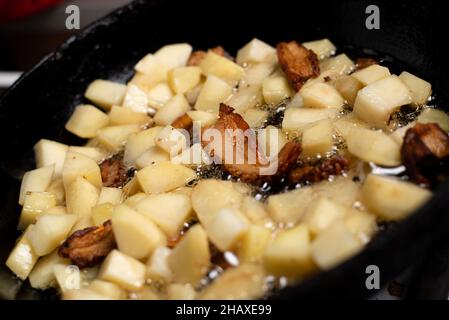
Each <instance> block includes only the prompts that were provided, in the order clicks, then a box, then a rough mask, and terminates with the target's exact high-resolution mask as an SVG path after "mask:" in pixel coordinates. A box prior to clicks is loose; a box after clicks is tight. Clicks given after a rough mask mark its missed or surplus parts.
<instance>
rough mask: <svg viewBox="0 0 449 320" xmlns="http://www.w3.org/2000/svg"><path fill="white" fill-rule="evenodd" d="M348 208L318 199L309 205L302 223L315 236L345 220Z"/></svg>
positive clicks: (322, 198) (327, 200)
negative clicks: (337, 220)
mask: <svg viewBox="0 0 449 320" xmlns="http://www.w3.org/2000/svg"><path fill="white" fill-rule="evenodd" d="M347 211H348V208H346V207H344V206H342V205H341V204H338V203H335V202H334V201H332V200H330V199H328V198H325V197H318V198H316V199H315V200H313V201H312V203H310V204H309V206H308V207H307V209H306V212H305V214H304V217H303V218H302V220H301V222H302V223H304V224H306V225H307V227H308V228H309V230H310V232H311V234H312V235H313V236H316V235H318V234H319V233H320V232H322V231H323V230H325V229H326V228H327V227H329V226H330V225H331V224H332V223H333V222H334V221H335V220H336V219H340V218H343V217H344V216H345V214H346V212H347Z"/></svg>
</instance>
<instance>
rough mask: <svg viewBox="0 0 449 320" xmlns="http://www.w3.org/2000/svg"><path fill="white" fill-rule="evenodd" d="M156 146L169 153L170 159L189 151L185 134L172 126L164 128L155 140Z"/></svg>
mask: <svg viewBox="0 0 449 320" xmlns="http://www.w3.org/2000/svg"><path fill="white" fill-rule="evenodd" d="M154 142H155V143H156V145H157V146H158V147H159V148H161V149H162V150H164V151H165V152H167V153H168V154H169V155H170V157H174V156H175V155H177V154H179V153H180V152H181V151H184V150H186V149H187V138H186V135H184V133H183V132H182V131H181V130H179V129H175V128H173V127H172V126H171V125H168V126H166V127H165V128H163V129H162V130H161V131H160V132H159V133H158V135H157V136H156V137H155V138H154Z"/></svg>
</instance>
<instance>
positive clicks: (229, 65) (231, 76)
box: [199, 50, 244, 81]
mask: <svg viewBox="0 0 449 320" xmlns="http://www.w3.org/2000/svg"><path fill="white" fill-rule="evenodd" d="M199 67H200V68H201V72H202V73H203V74H204V75H206V76H210V75H213V76H216V77H218V78H221V79H224V80H227V81H238V80H240V79H241V78H242V77H243V75H244V70H243V68H242V67H241V66H239V65H238V64H236V63H235V62H233V61H231V60H229V59H228V58H225V57H223V56H220V55H218V54H216V53H215V52H213V51H212V50H209V51H208V52H207V54H206V56H205V57H204V59H203V60H202V61H201V63H200V65H199Z"/></svg>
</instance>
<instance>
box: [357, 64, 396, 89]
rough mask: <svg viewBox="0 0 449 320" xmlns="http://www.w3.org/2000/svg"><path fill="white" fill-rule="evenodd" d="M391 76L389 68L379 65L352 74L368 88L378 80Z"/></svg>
mask: <svg viewBox="0 0 449 320" xmlns="http://www.w3.org/2000/svg"><path fill="white" fill-rule="evenodd" d="M390 75H391V74H390V70H388V68H386V67H383V66H380V65H378V64H373V65H371V66H369V67H366V68H363V69H362V70H359V71H356V72H354V73H353V74H352V76H353V77H354V78H356V79H357V80H359V81H360V82H361V83H362V84H363V85H364V86H367V85H369V84H370V83H373V82H376V81H378V80H381V79H385V78H387V77H389V76H390Z"/></svg>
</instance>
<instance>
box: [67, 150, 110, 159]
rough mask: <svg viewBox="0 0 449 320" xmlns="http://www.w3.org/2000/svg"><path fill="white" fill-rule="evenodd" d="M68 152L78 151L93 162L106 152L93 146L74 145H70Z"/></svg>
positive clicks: (102, 157) (104, 155) (102, 156)
mask: <svg viewBox="0 0 449 320" xmlns="http://www.w3.org/2000/svg"><path fill="white" fill-rule="evenodd" d="M69 152H76V153H80V154H82V155H84V156H86V157H89V158H91V159H92V160H94V161H95V162H100V161H101V160H103V159H104V158H105V157H106V152H104V151H103V150H101V149H99V148H94V147H76V146H70V147H69Z"/></svg>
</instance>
